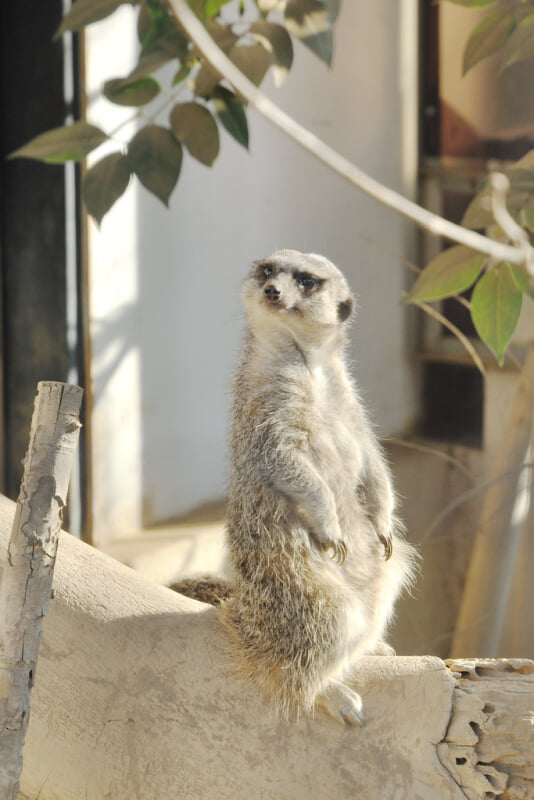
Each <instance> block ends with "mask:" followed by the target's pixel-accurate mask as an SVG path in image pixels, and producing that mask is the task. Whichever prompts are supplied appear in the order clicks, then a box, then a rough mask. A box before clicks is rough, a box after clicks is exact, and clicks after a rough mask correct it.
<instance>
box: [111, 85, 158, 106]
mask: <svg viewBox="0 0 534 800" xmlns="http://www.w3.org/2000/svg"><path fill="white" fill-rule="evenodd" d="M103 91H104V95H105V97H107V99H108V100H110V101H111V102H112V103H116V104H117V105H120V106H144V105H146V104H147V103H150V101H151V100H153V99H154V98H155V97H157V95H158V94H159V93H160V91H161V87H160V85H159V83H158V82H157V81H156V80H154V78H138V79H137V80H136V79H134V80H131V79H130V78H113V80H110V81H106V82H105V84H104V90H103Z"/></svg>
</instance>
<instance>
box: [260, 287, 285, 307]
mask: <svg viewBox="0 0 534 800" xmlns="http://www.w3.org/2000/svg"><path fill="white" fill-rule="evenodd" d="M263 294H264V295H265V297H266V298H267V300H269V301H270V302H271V303H277V302H278V300H279V299H280V295H281V294H282V292H281V291H280V289H278V288H277V287H276V286H275V285H274V284H272V283H270V284H269V285H268V286H266V287H265V289H264V290H263Z"/></svg>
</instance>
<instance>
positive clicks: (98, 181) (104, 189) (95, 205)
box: [82, 153, 130, 225]
mask: <svg viewBox="0 0 534 800" xmlns="http://www.w3.org/2000/svg"><path fill="white" fill-rule="evenodd" d="M129 182H130V165H129V163H128V159H127V158H126V156H123V155H122V153H112V154H111V155H109V156H106V157H105V158H103V159H102V160H101V161H99V162H98V163H97V164H95V165H94V166H93V167H91V168H90V169H88V170H87V172H86V173H85V178H84V179H83V183H82V197H83V201H84V203H85V205H86V208H87V211H88V212H89V213H90V214H91V216H92V217H94V218H95V220H96V222H97V224H98V225H100V223H101V222H102V218H103V216H104V214H107V212H108V211H109V209H110V208H111V206H112V205H113V203H115V201H116V200H118V199H119V197H120V196H121V195H122V194H123V193H124V192H125V191H126V187H127V186H128V183H129Z"/></svg>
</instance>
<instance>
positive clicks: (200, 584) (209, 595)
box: [169, 575, 232, 606]
mask: <svg viewBox="0 0 534 800" xmlns="http://www.w3.org/2000/svg"><path fill="white" fill-rule="evenodd" d="M169 589H172V590H173V592H178V593H179V594H184V595H185V596H186V597H191V598H192V599H193V600H200V601H201V602H202V603H209V604H210V605H212V606H220V605H221V602H222V601H223V600H227V599H228V598H229V597H230V595H231V594H232V589H231V586H230V583H229V582H228V581H227V580H225V579H224V578H218V577H215V576H213V575H205V576H203V577H202V578H182V580H180V581H176V582H175V583H172V584H171V585H170V586H169Z"/></svg>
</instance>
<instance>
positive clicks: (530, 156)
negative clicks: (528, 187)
mask: <svg viewBox="0 0 534 800" xmlns="http://www.w3.org/2000/svg"><path fill="white" fill-rule="evenodd" d="M516 169H519V170H526V171H527V172H534V150H529V151H528V153H526V154H525V155H524V156H523V157H522V158H520V159H519V161H516V162H515V164H513V166H512V167H510V175H511V174H512V173H513V171H514V170H516Z"/></svg>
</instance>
